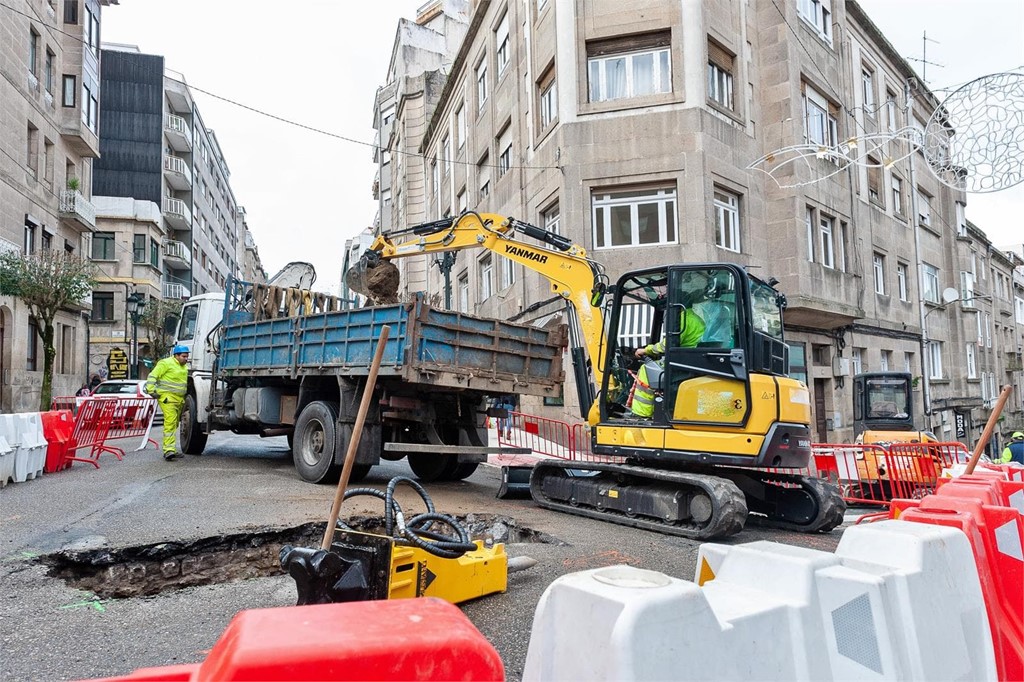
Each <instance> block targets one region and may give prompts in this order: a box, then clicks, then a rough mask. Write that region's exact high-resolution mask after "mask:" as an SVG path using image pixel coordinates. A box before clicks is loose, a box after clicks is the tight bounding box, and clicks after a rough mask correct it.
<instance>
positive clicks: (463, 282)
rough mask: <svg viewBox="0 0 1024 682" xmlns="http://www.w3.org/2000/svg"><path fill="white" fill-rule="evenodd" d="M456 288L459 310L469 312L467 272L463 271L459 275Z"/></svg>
mask: <svg viewBox="0 0 1024 682" xmlns="http://www.w3.org/2000/svg"><path fill="white" fill-rule="evenodd" d="M456 289H457V290H458V292H459V312H461V313H468V312H469V273H467V272H465V271H463V272H462V274H461V275H459V279H458V281H457V285H456Z"/></svg>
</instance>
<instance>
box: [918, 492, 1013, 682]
mask: <svg viewBox="0 0 1024 682" xmlns="http://www.w3.org/2000/svg"><path fill="white" fill-rule="evenodd" d="M955 487H957V484H956V482H953V483H949V484H947V485H945V486H943V489H944V490H948V491H950V492H951V491H952V490H953V489H954V488H955ZM961 488H962V490H961V491H959V494H963V495H964V496H963V497H961V496H959V494H958V495H957V496H954V495H952V494H946V495H929V496H927V497H925V498H924V499H923V500H921V502H920V504H919V505H918V506H917V507H916V508H913V507H910V508H904V509H903V511H902V513H901V514H900V516H899V518H900V519H902V520H904V521H913V522H917V523H930V524H933V525H939V526H950V527H953V528H959V529H961V530H962V531H963V532H964V534H965V535H966V536H967V538H968V540H970V543H971V547H972V550H973V551H974V558H975V563H976V564H977V567H978V577H979V578H980V580H981V589H982V594H983V595H984V597H985V607H986V611H987V612H988V619H989V626H990V627H991V629H992V642H993V644H994V645H995V652H996V666H997V668H998V670H999V678H1000V679H1001V680H1020V679H1024V555H1022V546H1024V521H1022V518H1024V517H1022V515H1021V514H1020V512H1018V511H1017V510H1016V509H1011V508H1008V507H996V506H991V505H985V504H983V503H982V502H981V500H980V499H978V497H984V496H985V493H984V490H983V488H982V487H981V486H977V485H972V484H969V483H968V484H965V485H963V486H961ZM972 493H973V494H975V495H977V496H978V497H976V498H975V499H971V498H970V495H971V494H972ZM936 598H941V595H936Z"/></svg>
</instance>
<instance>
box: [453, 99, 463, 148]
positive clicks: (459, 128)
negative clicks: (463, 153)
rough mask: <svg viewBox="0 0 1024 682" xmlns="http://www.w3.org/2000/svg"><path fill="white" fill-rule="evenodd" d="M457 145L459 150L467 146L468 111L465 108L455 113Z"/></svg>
mask: <svg viewBox="0 0 1024 682" xmlns="http://www.w3.org/2000/svg"><path fill="white" fill-rule="evenodd" d="M455 144H456V145H458V148H459V149H462V148H463V147H465V146H466V110H465V108H463V107H459V109H458V111H456V112H455Z"/></svg>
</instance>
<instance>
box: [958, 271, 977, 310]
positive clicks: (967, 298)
mask: <svg viewBox="0 0 1024 682" xmlns="http://www.w3.org/2000/svg"><path fill="white" fill-rule="evenodd" d="M960 304H961V305H962V306H963V307H965V308H973V307H974V273H973V272H967V271H965V270H961V271H960Z"/></svg>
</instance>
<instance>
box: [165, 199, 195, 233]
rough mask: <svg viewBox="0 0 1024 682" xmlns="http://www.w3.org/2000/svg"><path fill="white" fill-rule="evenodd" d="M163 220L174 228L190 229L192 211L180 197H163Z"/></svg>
mask: <svg viewBox="0 0 1024 682" xmlns="http://www.w3.org/2000/svg"><path fill="white" fill-rule="evenodd" d="M164 220H166V221H167V224H168V225H170V226H171V228H172V229H175V230H191V229H192V211H191V210H189V207H188V204H186V203H185V202H184V201H182V200H181V199H172V198H170V197H165V198H164Z"/></svg>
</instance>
